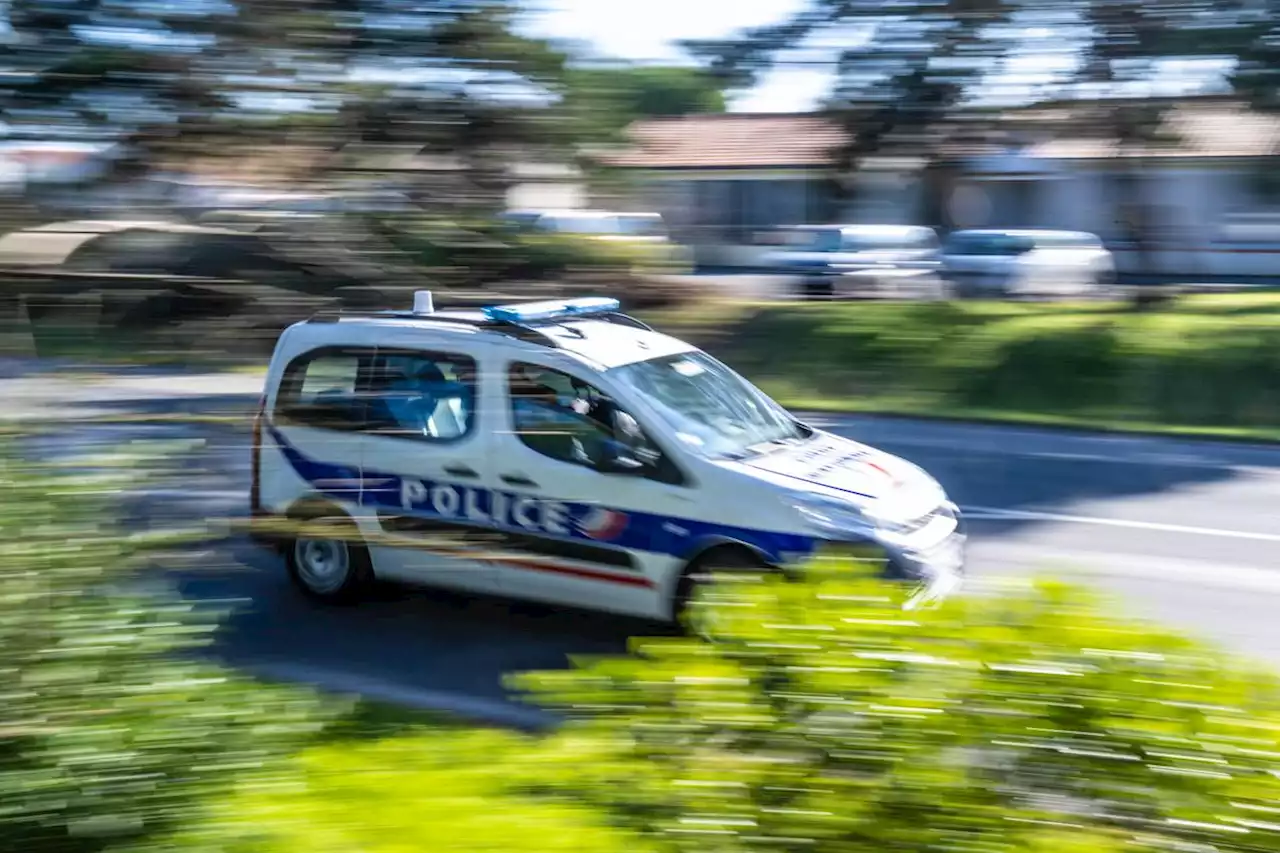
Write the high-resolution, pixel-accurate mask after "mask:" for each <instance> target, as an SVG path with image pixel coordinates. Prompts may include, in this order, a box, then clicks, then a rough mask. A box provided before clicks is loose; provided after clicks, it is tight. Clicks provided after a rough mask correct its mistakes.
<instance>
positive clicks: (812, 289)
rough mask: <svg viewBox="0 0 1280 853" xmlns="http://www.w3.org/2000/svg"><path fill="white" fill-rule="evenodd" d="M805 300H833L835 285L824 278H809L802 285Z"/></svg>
mask: <svg viewBox="0 0 1280 853" xmlns="http://www.w3.org/2000/svg"><path fill="white" fill-rule="evenodd" d="M802 287H803V289H804V296H805V298H806V299H822V300H831V299H834V298H835V295H836V293H835V290H836V289H835V285H834V284H833V283H832V281H831V279H829V278H827V277H825V276H810V277H808V278H806V279H805V280H804V282H803V284H802Z"/></svg>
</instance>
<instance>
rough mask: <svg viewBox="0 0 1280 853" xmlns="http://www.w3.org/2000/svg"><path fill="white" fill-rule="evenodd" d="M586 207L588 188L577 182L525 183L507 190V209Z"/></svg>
mask: <svg viewBox="0 0 1280 853" xmlns="http://www.w3.org/2000/svg"><path fill="white" fill-rule="evenodd" d="M586 206H587V191H586V187H584V186H583V185H582V184H581V183H578V182H575V181H523V182H521V183H518V184H516V185H515V186H513V187H511V188H510V189H509V190H507V207H508V208H512V209H519V208H566V207H568V208H579V207H586Z"/></svg>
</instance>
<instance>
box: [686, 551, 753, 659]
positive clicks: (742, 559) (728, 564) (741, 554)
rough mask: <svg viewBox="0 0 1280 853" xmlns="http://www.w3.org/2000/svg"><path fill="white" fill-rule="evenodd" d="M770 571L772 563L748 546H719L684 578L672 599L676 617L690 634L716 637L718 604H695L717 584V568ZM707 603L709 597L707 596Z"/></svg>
mask: <svg viewBox="0 0 1280 853" xmlns="http://www.w3.org/2000/svg"><path fill="white" fill-rule="evenodd" d="M766 571H769V566H768V565H767V564H766V563H765V562H764V560H762V559H760V558H759V557H758V556H756V555H755V554H753V553H751V552H750V551H748V550H747V549H745V548H737V547H726V548H718V549H715V550H713V551H712V552H710V553H708V554H707V555H705V556H703V557H701V558H700V559H698V560H697V561H696V562H695V563H694V564H693V565H691V566H690V567H689V568H688V569H687V570H686V571H685V573H684V575H683V576H681V578H680V584H679V586H678V587H677V588H676V594H675V600H674V601H673V602H672V619H673V621H674V622H675V623H676V624H677V625H678V626H679V627H680V629H681V630H682V631H683V632H684V633H685V634H688V635H690V636H696V637H702V638H703V639H705V640H711V639H714V638H715V634H716V619H715V614H714V607H697V606H695V605H696V604H697V603H698V601H699V599H701V598H702V596H704V595H706V594H707V593H708V592H709V591H710V590H712V589H713V588H714V586H715V579H714V575H715V573H717V572H722V573H724V572H734V573H741V574H744V575H745V574H753V573H759V572H766ZM704 603H705V600H704Z"/></svg>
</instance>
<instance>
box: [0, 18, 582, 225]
mask: <svg viewBox="0 0 1280 853" xmlns="http://www.w3.org/2000/svg"><path fill="white" fill-rule="evenodd" d="M12 7H13V8H12V13H11V20H12V23H13V26H14V28H15V31H16V32H17V34H18V36H19V39H18V42H17V44H16V46H15V47H14V48H13V49H12V50H11V53H12V54H13V55H14V56H15V58H16V61H17V63H18V64H19V66H20V67H21V68H22V69H25V70H28V71H30V72H32V73H31V74H30V75H29V76H27V77H25V78H18V80H17V82H14V83H12V84H11V85H9V86H8V87H7V90H6V91H5V93H4V98H3V102H2V104H0V106H2V107H3V111H4V118H5V119H6V120H7V121H11V122H18V123H20V122H22V121H23V120H24V119H28V120H29V121H30V123H32V124H36V123H38V124H40V125H41V126H45V125H48V124H49V123H50V121H49V116H50V115H51V111H52V114H54V115H56V116H57V119H58V123H59V124H60V125H61V126H62V127H63V128H65V129H67V130H68V131H69V132H78V133H85V132H93V133H96V134H99V135H101V136H103V137H106V138H114V139H123V140H125V141H128V142H131V143H134V144H135V145H136V146H137V148H138V149H139V152H140V155H141V156H142V158H143V160H144V161H145V163H146V165H147V166H149V167H153V166H154V165H155V163H156V156H155V155H156V152H158V151H161V150H163V151H165V152H166V153H167V154H169V155H190V154H192V153H194V152H200V153H205V152H209V151H218V150H226V149H227V145H228V142H241V143H248V144H258V143H279V142H281V141H286V140H287V141H290V142H298V141H302V142H306V143H310V144H319V145H322V146H324V147H326V148H330V149H335V150H336V149H340V148H342V147H343V146H344V145H346V144H348V143H352V142H376V141H399V142H409V143H413V144H417V145H421V146H423V147H424V148H425V149H426V150H427V151H428V152H429V153H432V154H437V155H438V154H446V155H449V156H452V157H454V158H456V159H458V160H459V161H460V163H461V170H462V171H463V172H465V173H466V174H467V175H468V176H469V177H470V178H471V179H472V180H471V188H472V189H473V190H475V192H474V193H472V195H473V196H475V195H480V196H483V198H484V199H486V200H487V201H489V202H490V203H492V202H493V194H494V193H495V192H499V191H500V190H501V189H502V184H503V182H502V180H501V179H500V176H502V175H505V173H506V167H507V165H509V163H510V162H511V160H512V158H513V157H516V156H525V155H527V154H528V153H529V152H530V151H537V150H539V149H541V148H544V147H554V146H562V145H564V144H565V142H566V139H565V137H564V134H563V133H562V131H561V130H560V125H558V124H557V123H556V122H554V121H545V120H544V119H547V118H550V116H549V115H548V110H547V104H548V102H549V101H551V100H553V99H554V88H555V87H556V86H557V85H558V81H559V74H560V69H561V65H562V61H563V58H562V57H561V56H560V54H558V53H557V52H555V51H553V50H551V49H550V48H549V47H548V46H547V45H546V44H545V43H543V42H541V41H538V40H534V39H528V38H524V37H521V36H519V35H517V34H516V33H515V32H514V28H513V23H514V20H515V9H514V6H513V5H512V4H511V3H508V2H502V0H445V2H436V3H431V4H422V3H416V2H412V0H316V2H302V0H239V2H236V0H228V2H226V3H223V4H220V5H218V6H210V5H207V4H197V3H192V4H163V3H161V4H155V3H137V4H120V3H113V2H111V0H78V2H74V3H62V2H56V0H14V2H13V3H12ZM122 10H123V11H122ZM116 101H118V102H121V103H123V104H124V107H122V108H121V109H119V110H116V109H111V108H110V107H111V106H112V105H113V103H114V102H116ZM282 118H289V119H290V120H288V121H281V119H282ZM264 119H265V120H264ZM282 137H283V138H282ZM323 168H324V166H323V165H322V166H321V169H323Z"/></svg>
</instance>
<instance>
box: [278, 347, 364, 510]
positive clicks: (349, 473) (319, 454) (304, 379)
mask: <svg viewBox="0 0 1280 853" xmlns="http://www.w3.org/2000/svg"><path fill="white" fill-rule="evenodd" d="M372 359H373V349H372V348H361V347H338V346H335V347H321V348H318V349H313V350H310V351H309V352H305V353H303V354H301V355H299V356H297V357H296V358H294V359H293V360H292V361H291V362H289V364H287V365H286V366H285V368H284V372H283V374H282V375H281V378H280V384H279V386H278V388H277V390H276V393H275V398H274V400H268V404H269V406H270V412H269V416H268V417H266V418H264V425H263V426H264V429H263V433H264V434H263V436H262V449H261V451H260V453H261V461H260V463H259V464H260V465H262V469H261V470H263V471H266V472H269V473H268V475H267V476H264V477H262V480H261V483H260V489H261V501H262V505H263V507H264V508H265V509H267V510H269V511H271V512H285V511H287V510H288V509H289V507H290V506H292V505H293V504H294V503H295V502H297V501H298V500H300V499H303V498H308V497H317V496H322V497H324V498H326V499H328V500H330V501H332V502H334V503H336V504H337V505H339V506H341V507H342V508H343V509H345V510H346V511H347V512H348V513H350V514H351V515H352V516H353V517H356V516H358V514H359V505H360V498H361V461H362V459H361V457H362V453H363V447H362V443H363V442H362V436H361V430H362V429H363V427H364V412H363V400H362V397H361V389H362V387H363V383H364V381H365V378H366V376H367V371H368V368H369V367H370V365H371V364H372Z"/></svg>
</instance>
